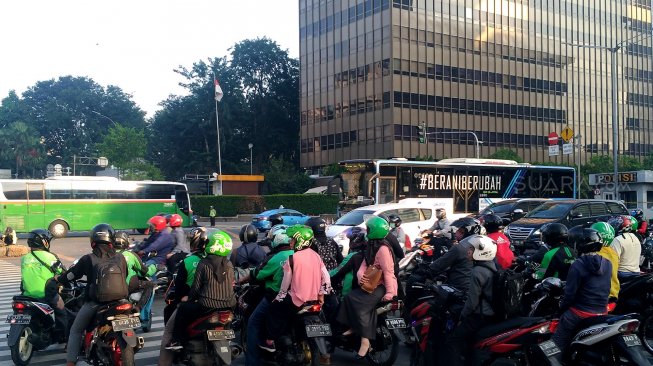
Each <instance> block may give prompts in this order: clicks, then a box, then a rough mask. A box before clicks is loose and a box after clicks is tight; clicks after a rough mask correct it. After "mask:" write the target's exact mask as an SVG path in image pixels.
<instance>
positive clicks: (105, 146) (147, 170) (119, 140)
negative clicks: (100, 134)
mask: <svg viewBox="0 0 653 366" xmlns="http://www.w3.org/2000/svg"><path fill="white" fill-rule="evenodd" d="M97 150H98V152H99V154H100V155H103V156H106V157H107V159H109V163H111V164H112V165H115V166H117V167H119V168H121V170H122V174H123V177H124V178H125V179H129V180H143V179H152V180H157V179H162V178H163V174H161V171H160V170H159V169H158V168H156V167H155V166H154V165H153V164H152V163H150V162H148V161H146V160H145V153H146V151H147V139H146V138H145V132H144V131H143V130H137V129H136V128H133V127H123V126H121V125H115V126H113V127H111V128H110V129H109V132H108V134H107V135H106V136H105V137H104V139H103V140H102V141H101V142H100V143H98V144H97Z"/></svg>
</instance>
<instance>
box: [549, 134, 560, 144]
mask: <svg viewBox="0 0 653 366" xmlns="http://www.w3.org/2000/svg"><path fill="white" fill-rule="evenodd" d="M558 138H559V137H558V134H557V133H555V132H551V133H550V134H549V145H557V144H558Z"/></svg>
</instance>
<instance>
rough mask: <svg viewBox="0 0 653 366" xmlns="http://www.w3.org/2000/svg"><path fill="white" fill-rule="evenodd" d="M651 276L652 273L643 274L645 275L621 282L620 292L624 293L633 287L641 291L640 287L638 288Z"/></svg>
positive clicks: (652, 276)
mask: <svg viewBox="0 0 653 366" xmlns="http://www.w3.org/2000/svg"><path fill="white" fill-rule="evenodd" d="M651 278H653V275H651V274H643V275H639V276H636V277H632V278H629V279H627V280H626V281H623V282H621V291H620V292H622V293H623V292H628V291H630V290H631V289H637V291H640V289H639V288H638V287H639V285H641V284H642V283H643V282H647V281H648V280H649V279H651Z"/></svg>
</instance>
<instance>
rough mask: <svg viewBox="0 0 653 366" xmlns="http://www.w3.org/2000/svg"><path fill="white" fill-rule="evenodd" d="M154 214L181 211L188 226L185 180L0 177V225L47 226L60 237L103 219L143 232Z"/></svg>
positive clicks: (18, 228) (24, 229)
mask: <svg viewBox="0 0 653 366" xmlns="http://www.w3.org/2000/svg"><path fill="white" fill-rule="evenodd" d="M159 213H165V214H173V213H177V214H180V215H181V217H182V218H183V220H184V223H183V226H190V225H191V223H192V210H191V207H190V199H189V197H188V190H187V188H186V185H185V184H183V183H176V182H155V181H124V180H118V179H117V178H112V177H51V178H47V179H43V180H31V179H30V180H23V179H0V229H4V228H5V227H7V226H11V227H12V228H14V230H16V231H17V232H29V231H31V230H34V229H38V228H48V229H49V230H50V232H52V234H53V235H54V236H55V237H58V238H61V237H65V236H66V234H68V231H87V230H90V229H91V228H92V227H93V226H95V225H96V224H98V223H108V224H110V225H111V226H113V227H114V228H115V229H122V230H125V229H136V230H139V231H141V232H144V231H145V229H146V228H147V220H148V219H149V218H150V217H152V216H154V215H156V214H159Z"/></svg>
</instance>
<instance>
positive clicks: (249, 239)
mask: <svg viewBox="0 0 653 366" xmlns="http://www.w3.org/2000/svg"><path fill="white" fill-rule="evenodd" d="M238 237H239V238H240V242H241V243H243V244H245V243H256V241H257V240H258V229H256V227H254V225H245V226H243V227H242V228H240V234H238Z"/></svg>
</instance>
